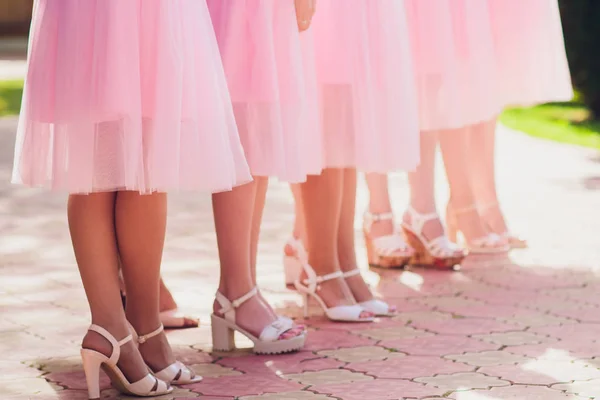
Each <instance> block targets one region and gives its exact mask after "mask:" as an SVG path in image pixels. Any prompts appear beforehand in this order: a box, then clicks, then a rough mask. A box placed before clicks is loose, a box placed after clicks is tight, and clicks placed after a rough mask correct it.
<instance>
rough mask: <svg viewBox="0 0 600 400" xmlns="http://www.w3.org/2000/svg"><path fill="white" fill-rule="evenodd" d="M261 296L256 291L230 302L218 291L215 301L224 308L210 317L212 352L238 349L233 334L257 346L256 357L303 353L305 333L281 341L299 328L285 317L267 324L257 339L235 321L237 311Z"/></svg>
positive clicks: (253, 290)
mask: <svg viewBox="0 0 600 400" xmlns="http://www.w3.org/2000/svg"><path fill="white" fill-rule="evenodd" d="M256 295H258V288H256V287H255V288H254V289H252V290H251V291H249V292H248V293H246V294H245V295H243V296H242V297H240V298H239V299H235V300H233V301H230V300H229V299H228V298H227V297H225V296H224V295H223V294H221V293H219V292H217V295H216V299H217V302H218V303H219V305H220V306H221V309H220V310H219V314H222V315H223V316H222V317H220V316H218V315H216V314H214V313H213V314H212V315H211V321H212V340H213V349H214V350H216V351H232V350H234V349H235V340H234V334H235V331H238V332H240V333H241V334H242V335H244V336H246V337H247V338H248V339H250V340H251V341H252V343H254V352H255V353H256V354H281V353H289V352H292V351H297V350H300V349H301V348H303V347H304V343H305V342H306V332H302V333H301V334H300V335H297V336H294V337H291V338H289V339H281V335H283V334H284V333H285V332H288V331H290V330H292V329H294V328H296V326H295V325H294V322H293V321H292V320H291V319H289V318H286V317H278V318H277V319H276V320H275V321H273V322H272V323H270V324H269V325H267V326H266V327H265V328H264V329H263V330H262V332H261V334H260V335H259V337H256V336H254V335H253V334H251V333H250V332H248V331H246V330H245V329H243V328H241V327H240V326H239V325H238V324H237V323H236V321H235V313H236V311H235V310H236V308H238V307H239V306H241V305H242V304H244V303H245V302H246V301H248V300H250V299H251V298H252V297H254V296H256Z"/></svg>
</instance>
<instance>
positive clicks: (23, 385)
mask: <svg viewBox="0 0 600 400" xmlns="http://www.w3.org/2000/svg"><path fill="white" fill-rule="evenodd" d="M15 125H16V121H15V120H14V119H5V120H0V310H1V311H0V398H2V399H4V400H9V399H72V400H75V399H85V398H86V392H85V390H84V389H85V381H84V376H83V373H82V371H81V363H80V360H79V358H78V346H79V343H80V339H81V337H82V335H83V334H84V332H85V328H86V325H87V324H88V309H87V305H86V301H85V298H84V294H83V290H82V288H81V284H80V282H79V277H78V273H77V270H76V267H75V263H74V259H73V255H72V250H71V246H70V242H69V236H68V231H67V226H66V222H65V196H64V195H56V194H48V193H46V192H43V191H37V190H29V189H25V188H20V187H14V186H11V185H9V184H8V180H9V178H10V168H11V159H12V146H13V141H14V134H13V132H14V130H15ZM499 136H500V137H499V142H500V145H499V154H500V160H499V169H500V172H499V181H500V187H501V194H502V200H503V202H504V204H505V206H506V210H507V213H508V215H509V216H510V219H511V222H512V223H513V228H514V229H515V230H516V231H518V232H520V233H522V234H523V235H525V236H526V237H528V238H529V239H530V242H531V249H529V250H525V251H521V252H514V254H512V255H511V259H496V260H481V259H479V260H477V259H471V260H469V261H468V262H467V263H465V265H464V268H463V270H462V272H458V273H434V272H427V271H423V270H412V271H405V272H401V271H385V272H382V271H375V270H371V271H369V270H367V269H366V268H365V270H364V272H365V274H366V276H367V277H368V279H369V281H370V282H371V283H372V284H373V285H374V287H375V289H376V291H377V293H378V294H379V295H381V296H383V297H384V298H385V299H387V300H388V301H390V302H391V303H393V304H395V305H396V306H398V308H399V309H400V310H401V311H402V313H401V314H400V315H399V316H397V317H395V318H391V319H381V320H378V321H377V322H375V323H373V324H361V325H350V324H339V323H338V324H334V323H329V322H326V321H325V320H324V319H323V318H322V317H315V318H311V319H309V320H307V321H305V323H306V324H308V326H309V327H310V336H309V339H308V346H307V347H306V349H305V350H304V351H301V352H299V353H296V354H291V355H285V356H279V357H265V356H261V357H257V356H253V355H251V354H249V353H248V351H239V352H238V353H235V354H220V353H214V352H212V351H211V342H210V327H209V325H208V324H209V321H210V319H209V312H210V307H211V303H212V295H213V293H214V290H215V288H216V279H215V277H216V275H217V274H216V271H217V268H218V263H217V252H216V244H215V238H214V234H213V226H212V221H211V210H210V202H209V198H208V196H201V195H178V196H173V197H172V200H171V202H170V216H169V218H170V219H169V229H168V241H167V246H166V252H165V257H164V275H165V276H166V279H167V281H168V284H169V285H170V286H171V287H172V288H173V289H174V292H175V294H176V297H177V300H178V301H179V302H180V304H181V305H182V306H184V307H185V308H187V309H188V310H191V311H192V312H195V313H197V314H198V315H200V316H201V318H202V327H201V328H198V329H193V330H187V331H174V332H170V333H169V338H170V340H171V342H172V344H173V345H174V347H175V349H176V352H177V354H178V355H179V357H180V359H181V360H182V361H185V362H187V363H188V364H190V365H192V366H193V367H194V369H195V370H196V371H197V372H198V373H200V374H202V375H203V376H205V379H204V381H203V382H202V383H199V384H196V385H192V386H189V387H186V388H182V389H178V390H177V391H176V392H175V393H174V394H173V395H170V396H164V397H162V399H188V398H203V399H212V400H217V399H218V400H226V399H245V400H249V399H278V400H284V399H298V400H300V399H302V400H326V399H343V400H363V399H365V400H392V399H394V400H396V399H428V400H431V399H436V398H449V399H458V400H499V399H524V400H535V399H543V400H558V399H561V400H562V399H590V398H596V399H600V341H599V339H598V338H599V337H600V277H599V274H600V239H599V237H600V209H599V207H600V156H599V155H598V154H597V153H593V152H588V151H586V150H582V149H579V148H573V147H569V146H562V145H557V144H554V143H549V142H543V141H537V140H533V139H530V138H528V137H526V136H523V135H520V134H516V133H513V132H509V131H506V130H504V129H501V133H500V135H499ZM440 175H441V174H440ZM393 182H394V188H395V190H394V195H395V197H396V198H397V199H398V201H397V204H396V205H397V207H398V209H399V210H401V209H402V208H403V207H404V202H405V200H406V179H405V176H404V175H402V174H399V175H396V176H394V177H393ZM438 186H439V188H440V198H441V199H442V200H445V199H446V192H445V185H444V183H443V182H442V181H440V184H439V185H438ZM365 201H366V192H365V189H364V186H363V187H361V190H360V194H359V210H362V209H363V207H364V205H365ZM291 212H292V202H291V197H290V193H289V190H288V188H287V187H286V185H283V184H278V183H273V184H272V186H271V188H270V191H269V198H268V204H267V209H266V214H265V221H264V233H263V237H262V239H263V240H262V242H261V248H260V260H259V261H260V262H259V265H260V267H259V281H260V284H261V286H262V287H263V289H264V291H265V293H266V295H267V297H268V298H269V300H270V301H271V302H272V303H273V304H275V305H276V306H277V307H278V308H279V309H281V311H282V312H283V313H285V314H287V315H291V316H298V315H299V314H300V307H299V298H298V297H297V295H295V294H294V293H292V292H289V291H286V290H285V289H284V288H283V282H282V279H283V275H282V263H281V252H282V246H283V244H284V241H285V239H286V238H287V237H288V234H289V232H290V229H291V224H292V214H291ZM357 221H358V219H357ZM358 228H359V226H358V222H357V232H359V229H358ZM357 239H358V243H359V251H360V256H361V260H364V249H363V247H362V243H363V242H362V239H360V238H359V237H358V238H357ZM239 344H240V345H241V346H244V345H247V342H244V341H240V342H239ZM103 382H104V384H103V387H104V391H103V396H104V397H103V398H107V399H115V398H125V397H119V396H118V395H117V394H116V392H115V391H113V390H112V389H110V387H109V385H108V382H107V381H106V380H105V381H103Z"/></svg>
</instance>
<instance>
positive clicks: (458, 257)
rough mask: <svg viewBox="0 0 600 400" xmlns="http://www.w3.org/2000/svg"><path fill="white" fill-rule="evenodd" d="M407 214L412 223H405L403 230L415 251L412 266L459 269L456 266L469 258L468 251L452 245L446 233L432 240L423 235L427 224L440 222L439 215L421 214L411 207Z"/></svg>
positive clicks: (411, 261)
mask: <svg viewBox="0 0 600 400" xmlns="http://www.w3.org/2000/svg"><path fill="white" fill-rule="evenodd" d="M406 213H407V214H408V216H409V217H410V223H407V222H403V223H402V230H403V231H404V235H405V236H406V241H407V242H408V243H409V244H410V245H411V246H412V248H414V249H415V255H414V256H413V257H412V258H411V260H410V264H411V265H419V266H422V267H428V268H434V269H442V270H455V269H457V268H456V266H457V265H459V264H460V263H461V262H462V261H463V260H464V259H465V257H466V256H467V254H468V253H467V251H466V250H463V249H461V248H460V247H459V246H458V245H457V244H455V243H452V242H451V241H450V240H449V239H448V237H447V236H446V235H445V233H443V234H442V235H440V236H438V237H436V238H435V239H431V240H430V239H428V238H426V237H425V235H424V234H423V227H424V226H425V224H426V223H427V222H429V221H435V220H439V219H440V217H439V215H438V214H437V213H430V214H420V213H419V212H417V211H416V210H415V209H414V208H412V207H409V208H408V209H407V210H406Z"/></svg>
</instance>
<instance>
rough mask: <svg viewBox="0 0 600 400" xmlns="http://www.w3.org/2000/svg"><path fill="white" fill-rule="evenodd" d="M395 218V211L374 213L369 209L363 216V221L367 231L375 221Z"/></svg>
mask: <svg viewBox="0 0 600 400" xmlns="http://www.w3.org/2000/svg"><path fill="white" fill-rule="evenodd" d="M393 220H394V213H392V212H387V213H378V214H374V213H371V212H369V211H366V212H365V214H364V216H363V223H364V225H365V229H366V230H367V231H370V230H371V226H372V225H373V224H374V223H375V222H379V221H393Z"/></svg>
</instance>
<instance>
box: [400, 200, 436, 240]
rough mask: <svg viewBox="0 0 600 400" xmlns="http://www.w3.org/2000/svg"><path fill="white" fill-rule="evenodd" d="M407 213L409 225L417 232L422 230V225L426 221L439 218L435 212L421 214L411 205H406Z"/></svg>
mask: <svg viewBox="0 0 600 400" xmlns="http://www.w3.org/2000/svg"><path fill="white" fill-rule="evenodd" d="M406 212H407V213H408V215H410V226H411V227H412V228H413V229H414V230H415V231H416V232H418V233H419V234H421V232H423V227H424V226H425V224H426V223H427V222H428V221H432V220H436V219H439V218H440V216H439V214H438V213H437V212H432V213H429V214H421V213H420V212H418V211H417V210H415V209H414V208H413V207H412V206H408V208H407V209H406Z"/></svg>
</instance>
